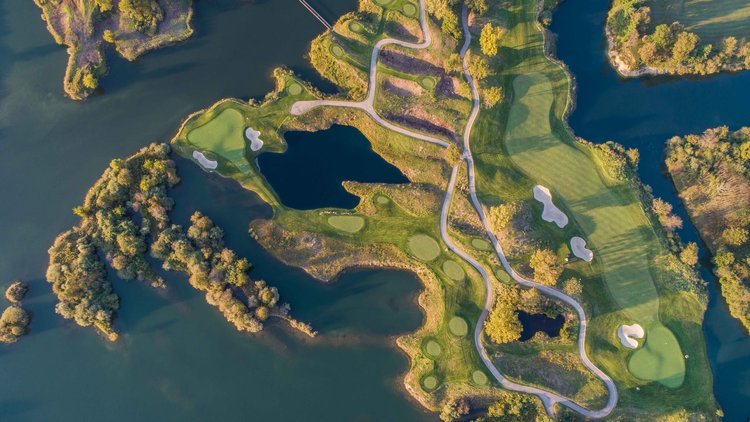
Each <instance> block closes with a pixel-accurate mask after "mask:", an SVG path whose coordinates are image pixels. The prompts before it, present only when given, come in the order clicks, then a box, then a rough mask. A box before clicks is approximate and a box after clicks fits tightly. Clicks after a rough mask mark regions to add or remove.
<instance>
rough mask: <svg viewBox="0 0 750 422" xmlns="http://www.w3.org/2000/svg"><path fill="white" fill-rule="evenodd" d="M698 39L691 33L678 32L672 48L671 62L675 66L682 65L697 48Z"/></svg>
mask: <svg viewBox="0 0 750 422" xmlns="http://www.w3.org/2000/svg"><path fill="white" fill-rule="evenodd" d="M699 41H700V39H699V38H698V36H697V35H695V34H694V33H692V32H680V33H679V34H678V35H677V40H676V41H675V43H674V47H672V60H673V61H674V63H675V64H682V63H685V61H686V60H687V59H688V58H689V57H690V53H692V52H693V50H695V47H697V46H698V42H699Z"/></svg>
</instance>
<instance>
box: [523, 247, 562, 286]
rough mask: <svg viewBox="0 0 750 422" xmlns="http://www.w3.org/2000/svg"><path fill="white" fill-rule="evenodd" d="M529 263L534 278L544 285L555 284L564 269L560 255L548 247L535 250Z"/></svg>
mask: <svg viewBox="0 0 750 422" xmlns="http://www.w3.org/2000/svg"><path fill="white" fill-rule="evenodd" d="M529 265H530V266H531V269H532V270H534V280H536V281H537V282H538V283H541V284H544V285H546V286H555V285H556V284H557V279H558V278H559V277H560V275H561V274H562V272H563V270H564V267H563V264H562V262H561V261H560V257H558V256H557V254H555V253H554V252H553V251H552V250H550V249H537V250H535V251H534V253H533V254H531V261H530V262H529Z"/></svg>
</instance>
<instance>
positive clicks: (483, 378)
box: [471, 369, 488, 385]
mask: <svg viewBox="0 0 750 422" xmlns="http://www.w3.org/2000/svg"><path fill="white" fill-rule="evenodd" d="M471 380H472V381H474V384H477V385H486V384H487V381H488V380H487V375H485V374H484V372H482V371H480V370H478V369H477V370H476V371H474V372H472V373H471Z"/></svg>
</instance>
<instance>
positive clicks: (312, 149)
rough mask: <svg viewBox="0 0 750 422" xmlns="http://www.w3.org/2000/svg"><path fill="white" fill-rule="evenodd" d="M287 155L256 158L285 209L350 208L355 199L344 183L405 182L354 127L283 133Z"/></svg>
mask: <svg viewBox="0 0 750 422" xmlns="http://www.w3.org/2000/svg"><path fill="white" fill-rule="evenodd" d="M284 139H285V140H286V142H287V145H288V150H287V151H286V152H285V153H283V154H261V155H259V156H258V165H259V167H260V170H261V172H262V173H263V175H264V176H265V177H266V179H267V180H268V182H269V183H270V184H271V186H272V187H273V189H274V190H275V191H276V193H277V194H278V195H279V197H280V198H281V202H282V203H283V204H284V205H286V206H288V207H291V208H295V209H300V210H309V209H315V208H327V207H335V208H354V207H355V206H357V204H358V203H359V198H358V197H357V196H355V195H352V194H351V193H349V192H347V191H346V190H345V189H344V187H343V186H342V185H341V183H342V182H344V181H347V180H348V181H355V182H366V183H407V182H408V181H409V179H407V178H406V176H404V175H403V174H402V173H401V171H399V169H398V168H396V167H395V166H394V165H392V164H390V163H389V162H387V161H385V160H384V159H383V158H382V157H381V156H380V155H378V154H377V153H375V151H373V150H372V148H371V146H370V142H369V141H368V140H367V138H365V136H364V135H363V134H362V133H361V132H360V131H359V130H357V129H356V128H353V127H351V126H342V125H333V126H331V128H330V129H326V130H321V131H317V132H301V131H291V132H286V133H285V134H284Z"/></svg>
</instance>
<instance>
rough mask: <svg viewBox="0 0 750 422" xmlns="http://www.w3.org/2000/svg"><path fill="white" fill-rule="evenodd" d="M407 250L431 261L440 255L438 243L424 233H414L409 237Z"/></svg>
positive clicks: (424, 259) (423, 259)
mask: <svg viewBox="0 0 750 422" xmlns="http://www.w3.org/2000/svg"><path fill="white" fill-rule="evenodd" d="M408 246H409V250H410V251H411V253H413V254H414V256H416V257H417V258H419V259H421V260H422V261H432V260H434V259H435V258H437V257H438V255H440V245H438V243H437V241H436V240H435V239H433V238H432V237H430V236H427V235H426V234H415V235H414V236H412V237H410V238H409V244H408Z"/></svg>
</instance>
